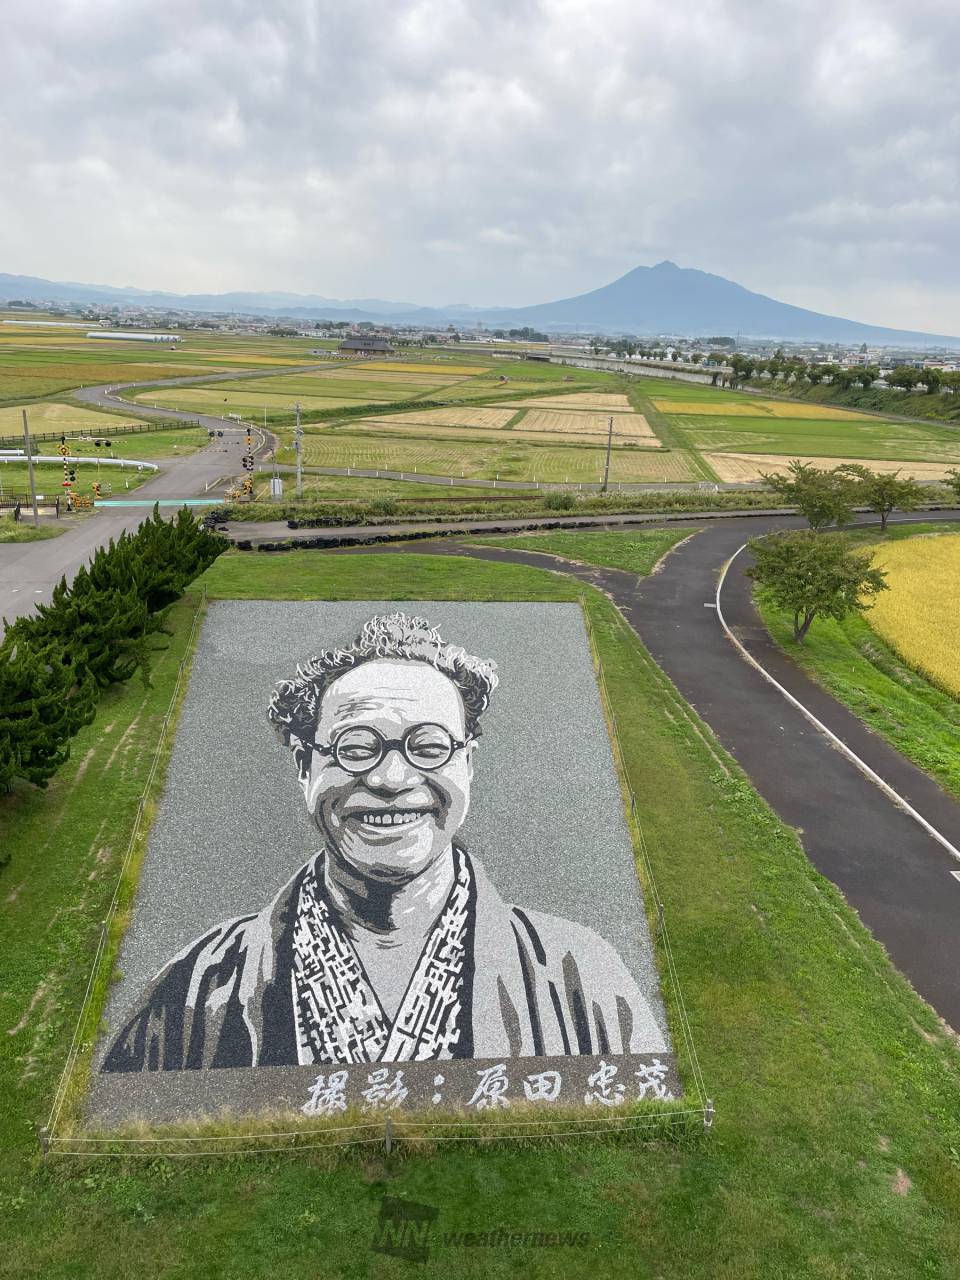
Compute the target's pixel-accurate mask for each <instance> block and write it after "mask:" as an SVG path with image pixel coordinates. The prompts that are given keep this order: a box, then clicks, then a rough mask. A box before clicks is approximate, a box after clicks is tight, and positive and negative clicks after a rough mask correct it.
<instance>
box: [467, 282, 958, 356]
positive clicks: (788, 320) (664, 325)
mask: <svg viewBox="0 0 960 1280" xmlns="http://www.w3.org/2000/svg"><path fill="white" fill-rule="evenodd" d="M483 320H484V323H489V324H496V325H503V324H509V326H510V327H511V328H512V327H518V326H522V325H530V326H531V327H532V328H537V329H547V330H550V331H552V332H557V331H559V330H572V329H586V330H588V331H590V330H593V329H603V330H605V331H608V332H609V331H615V332H621V333H623V332H629V333H635V334H655V333H674V334H687V335H690V336H704V337H706V336H708V335H710V334H731V335H732V334H736V333H739V334H741V335H742V336H743V337H750V338H783V339H790V340H795V341H803V340H810V341H814V342H869V343H876V344H878V345H888V346H890V345H894V344H903V343H909V344H911V345H918V346H935V345H936V346H955V347H960V338H953V337H946V336H944V335H942V334H934V333H917V332H914V331H911V330H901V329H886V328H883V327H882V326H880V325H870V324H860V323H859V322H858V321H855V320H844V319H841V318H840V317H838V316H827V315H821V314H820V313H819V312H817V311H807V310H805V309H804V308H803V307H794V306H791V305H790V304H789V303H786V302H777V301H776V300H775V299H774V298H768V297H766V295H765V294H762V293H753V292H751V291H750V290H749V289H745V288H744V287H743V286H742V285H739V284H735V283H734V282H733V281H732V280H725V279H724V278H723V277H722V276H714V275H710V274H709V273H708V272H706V271H696V270H694V269H692V268H689V267H678V266H677V265H676V264H675V263H673V262H658V263H657V265H656V266H655V267H635V268H634V269H633V270H632V271H628V272H627V274H626V275H625V276H621V277H620V279H619V280H614V281H613V283H612V284H608V285H604V286H603V287H602V288H600V289H593V290H592V291H591V292H590V293H582V294H579V295H578V296H577V297H574V298H562V299H560V300H559V301H558V302H544V303H540V304H538V305H536V306H532V307H512V308H510V309H508V310H503V311H498V312H485V313H484V315H483Z"/></svg>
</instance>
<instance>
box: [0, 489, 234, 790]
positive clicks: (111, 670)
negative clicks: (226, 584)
mask: <svg viewBox="0 0 960 1280" xmlns="http://www.w3.org/2000/svg"><path fill="white" fill-rule="evenodd" d="M227 545H228V544H227V541H226V539H225V538H221V537H219V536H218V535H216V534H212V533H210V532H208V531H207V530H206V529H205V528H204V527H203V526H202V525H201V524H198V522H197V521H196V519H195V518H194V517H193V516H192V515H191V513H190V512H189V511H188V509H187V508H186V507H183V508H182V509H181V511H180V513H179V515H178V516H177V518H176V519H175V520H172V521H168V520H165V519H163V518H162V517H161V515H160V512H159V510H158V508H157V507H154V509H153V516H152V518H151V519H149V520H146V521H144V523H143V524H142V525H141V526H140V528H139V529H138V530H137V531H136V532H135V533H132V534H131V533H127V532H124V533H122V534H121V535H120V537H119V538H118V539H116V541H114V539H112V538H111V540H110V542H109V544H108V545H107V546H105V547H101V548H100V549H99V550H98V551H97V552H96V554H95V555H94V557H93V560H92V561H91V563H90V565H89V566H88V567H85V568H81V569H80V570H79V572H78V573H77V575H76V577H75V578H74V579H73V581H72V582H71V583H70V585H69V586H68V585H67V580H66V578H62V579H61V581H60V583H59V585H58V586H57V587H55V588H54V591H53V598H52V600H51V602H50V604H46V605H38V612H37V613H36V614H34V615H33V616H30V617H23V618H18V619H17V620H16V621H15V622H14V623H13V624H12V625H10V626H8V627H7V629H6V631H5V632H4V634H3V637H2V640H0V786H2V787H4V788H6V789H9V787H10V785H11V783H12V782H13V780H14V779H15V778H23V779H25V780H26V781H28V782H32V783H34V784H35V785H36V786H38V787H45V786H46V784H47V781H48V780H49V779H50V778H51V777H52V776H53V774H54V773H56V771H57V769H59V768H60V766H61V765H62V764H63V763H64V761H65V760H66V759H67V758H68V757H69V755H70V739H71V738H72V737H73V736H74V734H76V733H77V732H78V730H79V729H81V728H82V727H83V726H84V725H86V724H89V723H90V722H91V720H92V719H93V717H94V715H95V714H96V710H97V703H98V701H99V698H100V691H101V690H102V689H105V688H106V687H107V686H108V685H111V684H115V683H116V682H118V681H123V680H129V679H130V677H131V676H132V675H134V673H135V672H137V671H138V670H139V672H140V674H141V677H142V679H143V680H144V683H149V679H150V655H151V653H152V652H153V651H155V650H156V649H157V648H158V647H159V646H160V644H161V643H162V641H160V640H159V639H158V637H159V636H162V635H165V634H167V632H166V630H165V627H164V620H165V617H166V613H167V611H168V609H169V608H170V606H171V605H172V604H173V603H174V601H175V600H178V599H179V598H180V596H181V595H182V594H183V592H184V591H185V589H186V588H187V586H188V585H189V584H190V583H191V582H192V581H193V579H194V578H195V577H197V575H198V574H200V573H202V572H203V571H204V569H206V568H207V566H208V565H210V564H212V563H213V561H214V560H215V559H216V558H217V556H218V555H220V553H221V552H222V551H224V550H225V549H226V547H227Z"/></svg>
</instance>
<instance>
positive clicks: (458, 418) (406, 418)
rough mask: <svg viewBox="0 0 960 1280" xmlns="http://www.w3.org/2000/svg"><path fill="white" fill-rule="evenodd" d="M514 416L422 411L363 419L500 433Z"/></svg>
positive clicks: (387, 424)
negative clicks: (469, 428)
mask: <svg viewBox="0 0 960 1280" xmlns="http://www.w3.org/2000/svg"><path fill="white" fill-rule="evenodd" d="M513 416H514V410H513V409H500V408H497V409H493V408H485V407H480V406H478V407H477V408H462V409H461V408H451V409H420V410H413V411H412V412H410V413H394V414H391V415H390V416H389V417H386V418H382V419H381V418H363V419H361V421H362V422H363V423H364V424H365V425H370V426H372V425H375V424H376V425H378V426H379V425H382V426H385V427H396V426H407V425H410V426H417V427H419V426H424V427H429V426H433V425H437V426H445V427H485V428H486V429H487V430H490V431H499V430H501V429H502V428H503V427H505V426H506V424H507V423H508V422H509V421H510V419H511V418H512V417H513Z"/></svg>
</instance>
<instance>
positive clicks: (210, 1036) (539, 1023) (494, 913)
mask: <svg viewBox="0 0 960 1280" xmlns="http://www.w3.org/2000/svg"><path fill="white" fill-rule="evenodd" d="M324 856H325V854H324V852H323V850H321V851H320V853H318V854H316V855H315V856H314V857H313V858H311V859H310V861H308V862H307V863H306V864H305V866H303V867H301V869H300V870H299V871H298V872H297V873H296V875H295V876H294V877H293V878H292V879H291V880H290V881H289V882H288V883H287V884H286V885H284V887H283V888H282V889H281V890H280V892H279V893H278V894H277V896H276V897H275V898H274V899H273V901H272V902H271V903H269V904H268V905H267V906H266V907H265V908H264V909H263V910H262V911H260V912H259V913H257V914H254V915H248V916H242V917H240V918H239V919H235V920H228V921H226V922H225V923H223V924H220V925H217V927H216V928H214V929H212V930H210V932H208V933H206V934H204V935H203V937H201V938H198V939H197V940H196V941H194V942H192V943H190V945H189V946H187V947H185V948H184V949H183V951H181V952H180V954H179V955H177V956H175V957H174V958H173V959H172V960H171V961H170V962H169V963H168V964H167V965H166V966H165V968H164V969H162V970H161V971H160V973H159V974H158V975H157V976H156V978H154V980H153V982H152V983H151V985H150V987H149V988H148V989H147V991H146V993H145V995H144V997H143V999H142V1001H141V1002H140V1005H139V1007H138V1008H137V1010H136V1011H135V1012H134V1014H133V1015H132V1016H131V1017H130V1018H129V1019H128V1021H127V1022H126V1024H125V1025H124V1026H123V1028H122V1029H121V1030H120V1032H119V1034H118V1035H117V1036H116V1038H115V1039H114V1041H113V1043H112V1044H111V1045H110V1047H109V1049H108V1051H107V1054H106V1057H105V1059H104V1062H103V1066H102V1068H101V1069H102V1070H103V1071H108V1072H116V1071H183V1070H197V1069H204V1068H216V1067H265V1066H290V1065H293V1066H295V1065H298V1064H299V1065H305V1064H310V1063H317V1062H326V1063H351V1062H403V1061H424V1060H431V1059H438V1060H439V1059H444V1058H504V1057H520V1058H525V1057H541V1056H553V1055H572V1054H617V1053H648V1052H657V1051H664V1050H666V1049H667V1044H666V1040H665V1037H664V1034H663V1032H662V1031H661V1030H660V1029H659V1027H658V1026H657V1023H656V1020H655V1019H654V1017H653V1014H652V1012H651V1009H650V1007H649V1005H648V1003H647V1001H646V999H645V998H644V996H643V994H642V993H641V991H640V989H639V987H638V986H637V984H636V982H635V981H634V979H633V978H632V976H631V975H630V974H629V973H628V971H627V969H626V967H625V966H624V964H623V962H622V961H621V960H620V958H619V956H618V955H617V954H616V952H615V951H614V950H613V948H612V947H611V946H610V944H609V943H608V942H606V941H604V940H603V939H602V938H600V937H599V935H598V934H596V933H594V931H593V930H591V929H589V928H586V927H585V926H583V925H580V924H576V923H574V922H573V921H571V920H565V919H563V918H561V917H559V916H553V915H548V914H546V913H544V912H539V911H530V910H527V909H525V908H521V907H517V906H513V905H511V904H509V903H506V902H504V901H503V899H502V898H501V897H500V895H499V893H498V892H497V890H496V889H495V888H494V887H493V885H492V884H491V883H490V881H489V879H488V878H487V876H486V874H485V872H484V870H483V867H482V865H481V864H480V862H479V861H478V859H477V858H475V857H472V856H471V855H470V854H468V853H467V852H466V851H465V850H464V849H462V848H460V847H458V846H454V883H453V886H452V888H451V890H450V893H449V896H448V898H447V901H446V903H445V905H444V907H443V909H442V910H441V912H440V915H439V916H438V918H437V921H436V923H435V925H434V926H433V929H432V930H431V933H430V935H429V937H428V938H427V941H426V943H425V945H424V948H423V951H422V953H421V956H420V959H419V961H418V963H417V966H416V968H415V970H414V973H413V976H412V977H411V979H410V983H409V985H408V987H407V990H406V992H405V994H404V996H403V999H402V1000H401V1003H400V1007H399V1008H398V1010H397V1013H396V1015H395V1017H394V1018H393V1019H390V1018H389V1017H387V1015H386V1014H385V1013H384V1011H383V1009H382V1007H381V1006H380V1003H379V1001H378V999H377V996H376V992H375V991H374V990H373V988H372V986H371V984H370V983H369V980H368V979H367V977H366V974H365V972H364V970H363V966H362V964H361V962H360V959H359V957H358V955H357V953H356V951H355V949H354V947H353V944H352V943H351V941H350V939H349V937H348V935H347V933H346V931H345V930H343V929H342V927H341V926H340V924H339V922H338V918H337V916H336V913H335V911H334V909H333V907H332V905H331V904H330V902H329V900H328V898H327V896H326V894H325V892H324V890H323V884H324V879H323V859H324Z"/></svg>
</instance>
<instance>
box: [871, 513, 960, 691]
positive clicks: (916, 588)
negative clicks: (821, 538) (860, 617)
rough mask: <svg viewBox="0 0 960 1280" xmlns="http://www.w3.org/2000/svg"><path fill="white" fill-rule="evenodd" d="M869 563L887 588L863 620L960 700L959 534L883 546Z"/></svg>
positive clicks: (921, 671)
mask: <svg viewBox="0 0 960 1280" xmlns="http://www.w3.org/2000/svg"><path fill="white" fill-rule="evenodd" d="M874 564H876V565H877V566H879V568H881V569H884V570H885V571H886V573H887V584H888V586H889V587H890V590H889V591H883V592H881V593H880V595H878V596H877V597H876V598H875V601H874V607H873V608H872V609H871V610H870V611H869V613H867V614H866V615H865V616H866V620H867V622H869V624H870V626H871V627H873V629H874V630H875V631H876V632H878V633H879V635H881V636H882V637H883V639H884V640H886V642H887V644H889V645H890V646H891V647H892V648H893V649H895V650H896V652H897V653H899V655H900V656H901V657H902V658H903V660H904V661H905V662H907V663H909V665H910V666H911V667H913V668H914V669H915V670H916V671H919V672H920V673H921V674H922V675H925V676H927V677H928V678H929V679H930V680H932V681H933V682H934V683H935V684H938V685H940V687H941V688H943V689H946V690H947V692H948V693H952V694H953V695H954V697H960V660H958V657H957V625H956V620H957V613H958V610H960V534H956V533H954V534H932V535H929V536H927V537H918V538H905V539H903V540H902V541H900V542H888V543H884V544H883V546H880V547H878V548H877V549H876V554H875V556H874Z"/></svg>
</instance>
